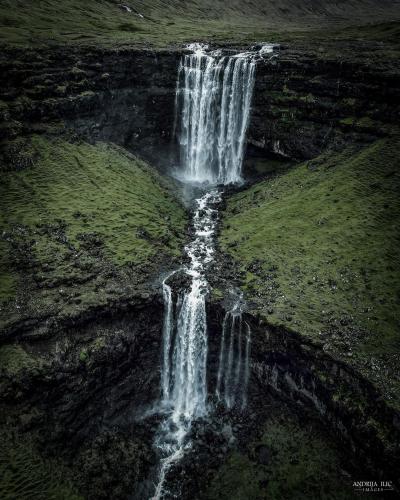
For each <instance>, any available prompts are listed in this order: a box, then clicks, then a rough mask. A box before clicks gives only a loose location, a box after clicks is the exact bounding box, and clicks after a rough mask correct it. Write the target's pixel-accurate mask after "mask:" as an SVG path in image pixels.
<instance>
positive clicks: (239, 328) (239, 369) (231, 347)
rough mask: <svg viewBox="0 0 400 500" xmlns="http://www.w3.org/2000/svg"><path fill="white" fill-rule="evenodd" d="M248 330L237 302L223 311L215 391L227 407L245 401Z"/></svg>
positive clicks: (249, 335)
mask: <svg viewBox="0 0 400 500" xmlns="http://www.w3.org/2000/svg"><path fill="white" fill-rule="evenodd" d="M250 342H251V330H250V326H249V324H248V323H246V322H243V318H242V310H241V308H240V303H239V302H238V303H237V304H235V306H234V307H233V309H232V310H231V311H228V312H227V313H226V315H225V318H224V322H223V325H222V335H221V347H220V354H219V366H218V375H217V387H216V391H215V392H216V395H217V398H218V399H219V400H220V401H224V403H225V405H226V406H227V407H228V408H232V407H233V406H235V405H240V406H241V407H242V408H244V407H245V406H246V404H247V386H248V381H249V357H250Z"/></svg>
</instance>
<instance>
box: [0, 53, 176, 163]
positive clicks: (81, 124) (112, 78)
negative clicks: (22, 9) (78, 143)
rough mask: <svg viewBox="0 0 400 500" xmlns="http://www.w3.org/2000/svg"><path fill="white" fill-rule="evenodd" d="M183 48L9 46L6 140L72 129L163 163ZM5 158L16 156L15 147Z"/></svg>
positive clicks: (4, 82)
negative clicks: (12, 47) (154, 49)
mask: <svg viewBox="0 0 400 500" xmlns="http://www.w3.org/2000/svg"><path fill="white" fill-rule="evenodd" d="M179 57H180V55H179V53H176V52H171V51H158V52H154V51H146V50H137V49H136V50H135V49H120V50H116V49H115V50H105V49H97V50H96V49H92V48H90V49H86V50H85V49H82V50H79V49H54V50H52V51H47V50H46V51H40V50H39V51H38V50H35V51H33V50H32V51H27V50H18V49H6V50H5V51H3V52H2V55H1V58H0V75H1V76H0V86H1V88H2V93H1V94H2V95H1V99H2V101H1V109H0V111H1V113H0V119H1V124H0V134H1V135H0V138H1V139H3V141H4V140H12V139H14V138H16V137H18V136H24V135H29V134H31V133H33V132H37V133H46V134H56V135H57V134H60V133H64V132H65V131H67V130H72V131H73V132H74V133H75V134H78V135H79V136H81V137H82V138H84V139H86V140H91V141H96V140H101V141H109V142H114V143H117V144H119V145H122V146H125V147H127V148H128V149H130V150H133V151H135V152H136V153H138V154H140V155H142V156H143V157H145V158H147V159H149V160H151V161H152V162H154V163H155V164H159V165H160V163H161V164H165V162H166V161H165V160H166V155H167V153H168V151H169V145H170V137H171V130H172V124H173V121H174V100H175V79H176V71H177V66H178V61H179ZM5 150H6V157H5V158H4V160H5V162H7V160H9V161H10V162H12V161H15V160H13V158H12V156H14V157H15V151H14V149H13V150H12V153H13V154H11V152H10V153H9V154H7V147H6V149H5Z"/></svg>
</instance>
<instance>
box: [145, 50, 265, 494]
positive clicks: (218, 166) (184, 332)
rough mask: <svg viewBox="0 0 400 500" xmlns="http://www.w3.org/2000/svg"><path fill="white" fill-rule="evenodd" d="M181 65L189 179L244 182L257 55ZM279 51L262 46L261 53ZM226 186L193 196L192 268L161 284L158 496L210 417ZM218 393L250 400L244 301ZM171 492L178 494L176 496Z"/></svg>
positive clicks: (229, 324)
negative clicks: (211, 304)
mask: <svg viewBox="0 0 400 500" xmlns="http://www.w3.org/2000/svg"><path fill="white" fill-rule="evenodd" d="M191 48H192V49H193V50H194V52H193V53H192V54H190V55H185V56H183V58H182V60H181V62H180V65H179V70H178V80H177V91H176V117H175V125H174V127H175V130H176V136H177V137H178V140H179V145H180V164H181V167H180V172H178V173H177V176H178V177H180V178H181V179H182V180H183V181H185V182H188V183H193V182H194V183H208V184H211V185H215V184H217V183H218V184H230V183H240V182H241V181H242V162H243V155H244V147H245V136H246V130H247V125H248V121H249V115H250V103H251V97H252V92H253V86H254V75H255V65H256V61H255V53H254V52H247V53H242V54H236V55H233V56H229V57H228V56H222V53H221V52H213V53H210V54H206V53H205V50H204V49H203V48H202V47H201V46H199V45H197V44H195V45H194V46H192V47H191ZM272 52H273V46H272V45H268V46H264V47H263V48H262V50H260V51H259V52H258V57H263V54H264V53H265V54H267V53H268V54H270V53H272ZM221 194H222V193H221V191H220V190H219V189H216V188H212V187H211V188H210V189H209V190H208V191H206V192H205V193H204V194H202V195H201V196H200V197H199V198H197V199H196V200H195V201H194V204H195V208H194V210H193V215H192V226H193V232H194V239H193V240H192V241H191V243H189V244H188V245H187V246H186V247H185V252H186V255H187V257H188V260H189V265H188V266H187V267H186V268H184V269H180V270H178V271H175V272H174V273H172V274H171V275H169V276H167V278H166V279H165V280H164V281H163V297H164V326H163V352H162V358H163V360H162V372H161V390H162V398H161V403H162V404H161V406H162V408H161V409H162V411H163V412H164V413H165V418H164V419H163V420H162V422H161V425H160V429H159V432H158V434H157V436H156V442H155V445H156V447H157V448H158V450H159V452H160V454H161V466H160V470H159V474H158V480H157V483H156V484H155V493H154V496H153V499H154V500H158V499H161V498H165V497H167V496H169V495H170V492H168V491H167V490H166V486H165V483H166V481H167V475H168V472H169V471H170V469H171V468H172V467H173V466H174V464H176V462H178V461H179V460H180V459H181V458H182V457H183V455H184V453H185V451H186V450H188V449H190V447H191V445H192V443H191V440H190V437H188V436H190V430H191V424H192V422H193V421H194V420H195V419H197V418H199V417H203V416H205V415H207V348H208V347H207V318H206V295H207V293H208V291H209V287H208V282H207V278H206V273H207V270H208V266H209V264H210V262H212V260H213V255H214V234H215V230H216V225H217V216H218V204H219V203H220V202H221V199H222V198H221ZM178 272H183V273H184V274H185V276H186V278H188V280H187V281H188V282H189V285H188V287H187V288H185V289H184V290H174V286H173V284H172V283H173V277H174V275H175V274H176V273H178ZM221 342H222V344H221V353H220V365H219V371H218V387H217V394H218V396H219V397H220V398H224V400H225V402H226V404H227V406H228V407H229V408H230V407H232V406H233V405H234V404H236V403H237V402H238V400H237V398H238V394H239V397H240V402H241V404H242V407H244V406H245V405H246V398H247V385H248V379H249V353H250V328H249V325H248V324H247V323H244V322H243V320H242V313H241V310H240V306H238V307H237V308H236V309H235V308H234V309H233V310H232V311H231V312H229V313H228V314H227V316H226V317H225V321H224V326H223V332H222V341H221ZM171 494H172V493H171Z"/></svg>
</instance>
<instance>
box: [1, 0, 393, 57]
mask: <svg viewBox="0 0 400 500" xmlns="http://www.w3.org/2000/svg"><path fill="white" fill-rule="evenodd" d="M347 3H350V2H347ZM347 3H346V5H342V6H340V8H336V7H332V6H331V8H330V13H331V14H332V13H333V11H332V9H334V10H335V9H336V12H335V14H336V15H334V16H332V15H330V16H329V15H328V16H327V15H326V14H327V13H326V10H325V9H324V7H320V8H319V9H317V10H316V11H312V10H310V9H309V8H308V7H307V5H304V3H303V2H296V1H295V2H293V0H290V1H289V0H282V1H281V2H279V4H277V3H276V2H272V1H271V2H266V1H265V0H252V1H249V2H242V1H240V0H231V1H230V2H229V3H227V2H215V1H213V0H192V1H191V2H182V1H180V0H171V1H169V2H165V1H163V0H152V1H151V2H142V1H140V0H126V1H125V2H122V3H121V2H119V1H118V0H115V1H114V0H87V1H86V2H85V3H82V2H81V1H79V0H65V1H63V2H61V3H60V2H56V1H55V0H45V1H41V2H25V1H23V0H13V1H10V0H0V26H1V30H0V32H1V35H0V42H5V43H11V44H13V45H21V44H22V45H30V46H32V45H38V44H43V43H45V44H48V43H60V42H61V43H66V42H67V43H73V44H75V43H78V44H85V45H87V44H93V43H96V44H101V45H110V44H111V45H115V44H117V45H120V44H152V45H154V46H157V47H164V46H166V45H170V44H176V43H184V42H188V41H193V40H204V39H207V40H214V41H219V42H227V41H228V42H230V43H231V42H232V41H234V43H246V42H254V41H255V40H273V41H275V40H282V39H285V40H288V39H293V40H302V39H307V40H309V39H310V33H313V35H312V37H313V38H316V39H319V38H321V39H326V38H327V37H328V38H332V39H340V38H341V37H353V38H354V37H355V33H356V38H358V39H365V37H367V39H370V38H371V37H372V39H377V38H380V37H386V38H387V37H388V36H393V29H392V28H391V27H390V26H389V27H387V26H386V27H385V28H376V27H370V26H368V27H367V28H364V29H363V30H361V31H360V30H357V31H355V30H354V28H353V31H352V30H351V28H349V29H348V31H344V32H342V30H341V29H340V30H338V27H340V28H342V27H345V26H349V25H352V24H357V25H358V24H366V23H368V24H370V22H371V16H370V14H369V12H368V8H369V9H372V8H373V9H374V20H375V21H376V22H379V21H381V22H382V21H385V20H395V19H398V13H397V12H396V10H395V8H390V7H389V6H387V5H386V6H382V5H381V3H380V2H374V1H373V0H363V2H362V3H361V5H360V3H359V2H357V4H355V3H354V2H353V3H352V5H349V6H347ZM363 4H364V5H363ZM124 6H125V7H124ZM126 7H128V8H129V9H130V11H129V10H128V9H126ZM347 9H348V10H347ZM289 13H290V15H288V14H289ZM396 14H397V15H396ZM321 26H322V27H323V31H322V30H321ZM327 28H329V29H330V31H331V32H332V33H331V34H328V33H327ZM386 52H387V51H386Z"/></svg>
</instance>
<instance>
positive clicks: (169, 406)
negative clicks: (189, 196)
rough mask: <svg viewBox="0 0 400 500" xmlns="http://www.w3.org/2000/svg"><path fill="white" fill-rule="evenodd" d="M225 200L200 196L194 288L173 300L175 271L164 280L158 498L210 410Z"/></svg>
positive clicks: (191, 252) (215, 193) (191, 249)
mask: <svg viewBox="0 0 400 500" xmlns="http://www.w3.org/2000/svg"><path fill="white" fill-rule="evenodd" d="M220 201H221V192H220V191H219V190H217V189H214V190H212V191H209V192H207V193H206V194H204V195H203V196H201V197H200V198H198V199H197V200H195V210H194V214H193V229H194V239H193V241H192V242H191V243H190V244H189V245H188V246H187V247H186V248H185V251H186V254H187V256H188V257H189V258H190V265H189V266H188V268H186V269H184V271H185V273H186V274H187V276H188V277H189V278H190V280H191V283H190V288H189V289H188V290H187V291H184V292H182V293H181V294H179V295H178V297H177V299H176V300H175V301H174V293H173V291H172V289H171V286H170V285H169V284H168V279H170V278H171V277H172V276H173V274H174V273H173V274H172V275H169V276H168V277H167V278H166V279H165V280H164V282H163V294H164V304H165V312H164V335H163V367H162V376H161V383H162V404H163V408H164V410H165V412H166V418H165V420H164V421H163V422H162V425H161V429H160V432H159V434H158V437H157V441H156V446H157V447H158V449H159V450H160V452H161V454H162V457H163V458H162V460H161V468H160V473H159V478H158V483H157V485H156V491H155V495H154V497H153V498H154V499H160V498H163V497H164V496H165V495H168V491H166V490H165V480H166V475H167V473H168V471H169V470H170V468H171V467H172V466H173V465H174V464H175V463H176V462H177V461H178V460H179V459H180V458H181V457H182V456H183V454H184V452H185V450H187V449H189V448H190V446H191V443H190V441H188V440H187V439H186V438H187V435H188V433H189V432H190V428H191V423H192V421H193V420H194V419H196V418H199V417H202V416H205V415H206V413H207V405H206V403H207V318H206V303H205V299H206V295H207V293H208V283H207V280H206V277H205V272H206V269H207V267H208V265H209V264H210V262H211V261H212V259H213V254H214V242H213V238H214V232H215V228H216V223H217V210H216V208H215V205H216V204H218V203H219V202H220ZM174 303H176V308H174ZM174 309H175V315H174Z"/></svg>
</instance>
